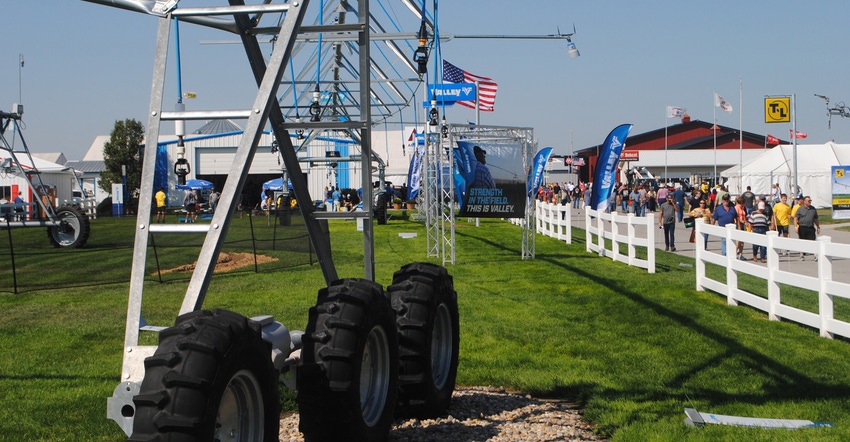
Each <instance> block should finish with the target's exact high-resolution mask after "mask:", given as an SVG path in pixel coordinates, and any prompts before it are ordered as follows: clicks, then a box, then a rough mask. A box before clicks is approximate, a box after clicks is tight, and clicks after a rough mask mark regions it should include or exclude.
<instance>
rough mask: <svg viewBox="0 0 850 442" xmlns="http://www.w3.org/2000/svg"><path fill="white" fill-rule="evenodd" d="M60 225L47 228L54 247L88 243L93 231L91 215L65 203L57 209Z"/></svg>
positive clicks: (70, 246)
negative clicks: (90, 220)
mask: <svg viewBox="0 0 850 442" xmlns="http://www.w3.org/2000/svg"><path fill="white" fill-rule="evenodd" d="M56 219H57V221H59V225H58V226H54V227H48V228H47V237H48V238H50V244H53V247H64V248H69V249H71V248H74V247H82V246H84V245H86V242H87V241H88V240H89V233H91V223H90V222H89V217H88V216H86V215H85V214H84V213H83V212H81V211H80V209H78V208H76V207H74V206H70V205H63V206H59V208H58V209H56Z"/></svg>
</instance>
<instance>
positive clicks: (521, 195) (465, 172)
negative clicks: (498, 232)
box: [454, 141, 526, 218]
mask: <svg viewBox="0 0 850 442" xmlns="http://www.w3.org/2000/svg"><path fill="white" fill-rule="evenodd" d="M454 163H455V164H454V166H455V170H454V176H455V188H456V190H457V193H458V201H460V215H459V216H469V217H477V218H523V217H525V203H526V196H525V187H526V183H525V176H526V174H525V171H524V170H523V162H522V146H521V145H520V144H519V142H515V143H505V142H504V141H499V142H491V141H475V142H472V141H458V142H457V150H456V151H455V153H454Z"/></svg>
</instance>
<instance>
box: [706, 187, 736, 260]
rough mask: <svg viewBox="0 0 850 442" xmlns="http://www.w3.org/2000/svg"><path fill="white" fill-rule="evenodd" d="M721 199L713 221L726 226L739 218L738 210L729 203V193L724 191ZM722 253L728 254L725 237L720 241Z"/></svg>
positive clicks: (712, 216)
mask: <svg viewBox="0 0 850 442" xmlns="http://www.w3.org/2000/svg"><path fill="white" fill-rule="evenodd" d="M720 200H721V201H722V203H721V204H719V205H718V206H717V208H715V209H714V214H712V215H711V223H712V224H714V225H718V226H720V227H724V226H726V224H734V223H735V220H736V219H738V212H737V211H736V210H735V207H734V206H732V205H731V204H730V203H729V194H728V193H724V194H723V196H721V197H720ZM720 254H721V255H723V256H726V239H725V238H724V239H721V241H720Z"/></svg>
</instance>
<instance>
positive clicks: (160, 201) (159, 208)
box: [154, 187, 165, 223]
mask: <svg viewBox="0 0 850 442" xmlns="http://www.w3.org/2000/svg"><path fill="white" fill-rule="evenodd" d="M154 199H156V222H160V220H161V222H163V223H164V222H165V189H163V188H162V187H160V188H159V192H157V193H156V195H154Z"/></svg>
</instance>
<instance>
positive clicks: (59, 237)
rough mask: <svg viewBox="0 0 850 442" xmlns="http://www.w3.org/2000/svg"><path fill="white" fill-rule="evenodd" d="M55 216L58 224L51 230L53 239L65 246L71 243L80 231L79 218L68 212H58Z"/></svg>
mask: <svg viewBox="0 0 850 442" xmlns="http://www.w3.org/2000/svg"><path fill="white" fill-rule="evenodd" d="M57 218H58V220H59V225H58V226H56V227H54V228H53V230H52V232H53V239H55V240H56V243H58V244H59V245H63V246H67V245H69V244H73V243H74V241H76V239H77V236H78V235H79V233H80V220H78V219H77V217H76V216H75V215H74V214H73V213H70V212H60V213H59V214H58V215H57Z"/></svg>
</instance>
